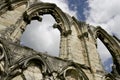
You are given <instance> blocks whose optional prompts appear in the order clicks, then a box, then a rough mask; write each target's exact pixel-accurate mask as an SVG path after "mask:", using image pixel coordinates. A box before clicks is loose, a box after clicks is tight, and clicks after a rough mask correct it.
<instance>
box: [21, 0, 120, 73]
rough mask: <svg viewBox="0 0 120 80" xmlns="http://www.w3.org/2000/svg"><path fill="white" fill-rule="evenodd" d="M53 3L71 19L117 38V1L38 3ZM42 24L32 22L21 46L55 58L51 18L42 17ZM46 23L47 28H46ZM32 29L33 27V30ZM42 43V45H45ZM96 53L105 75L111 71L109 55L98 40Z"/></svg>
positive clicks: (56, 47) (56, 35)
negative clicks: (97, 27) (99, 56)
mask: <svg viewBox="0 0 120 80" xmlns="http://www.w3.org/2000/svg"><path fill="white" fill-rule="evenodd" d="M41 1H43V2H50V3H55V4H56V5H57V6H58V7H60V8H61V9H62V10H63V11H64V12H65V13H68V14H69V15H71V16H75V17H76V18H77V19H78V20H80V21H85V22H87V23H89V24H91V25H94V26H101V27H102V28H103V29H105V30H106V31H107V32H108V33H109V34H110V35H115V36H116V37H118V38H120V31H119V30H120V27H119V25H120V23H119V21H120V5H119V3H120V0H41ZM42 17H43V21H42V23H40V22H38V21H32V22H31V24H30V25H28V26H27V29H26V31H25V32H24V34H23V36H22V38H21V44H22V45H25V46H28V47H30V48H33V49H34V50H37V51H40V52H41V51H42V52H48V53H49V54H50V55H52V56H58V55H59V43H60V32H59V30H57V29H53V28H52V26H53V24H54V23H56V22H55V20H54V19H53V17H52V16H50V15H45V16H42ZM46 21H47V24H46ZM33 26H34V27H33ZM45 43H46V44H45ZM97 43H98V51H99V53H100V55H101V59H102V63H103V64H104V66H105V69H106V70H107V71H110V70H111V68H110V67H111V65H112V59H111V55H110V53H109V51H108V50H107V49H106V48H105V46H104V45H103V44H102V42H101V41H100V40H97Z"/></svg>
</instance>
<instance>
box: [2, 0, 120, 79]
mask: <svg viewBox="0 0 120 80" xmlns="http://www.w3.org/2000/svg"><path fill="white" fill-rule="evenodd" d="M44 14H51V15H52V16H53V17H54V18H55V20H56V22H57V24H56V25H54V27H55V28H58V29H59V30H60V32H61V41H60V54H59V55H60V56H59V57H58V58H57V57H52V56H49V55H46V54H45V53H41V52H37V51H34V50H32V49H30V48H27V47H23V46H21V45H20V43H19V42H20V37H21V35H22V33H23V32H24V29H25V28H26V26H27V25H28V24H30V22H31V20H38V21H41V17H40V15H44ZM96 38H100V39H101V41H102V42H103V43H104V44H105V46H106V47H107V48H108V50H109V51H110V53H111V55H112V57H113V62H114V65H113V70H112V72H111V73H107V74H106V73H105V71H104V69H103V67H102V64H101V61H100V57H99V54H98V52H97V46H96ZM119 44H120V41H119V39H117V38H113V37H112V36H110V35H109V34H108V33H107V32H106V31H104V30H103V29H102V28H100V27H97V28H95V27H93V26H91V25H88V24H86V23H85V22H81V21H78V20H76V19H75V18H74V17H71V16H69V15H68V14H66V13H64V12H62V10H61V9H60V8H58V7H57V6H56V5H55V4H51V3H42V2H38V1H37V0H35V1H33V0H5V1H4V0H2V1H1V2H0V80H119V79H120V72H119V71H120V45H119Z"/></svg>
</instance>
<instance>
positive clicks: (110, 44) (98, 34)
mask: <svg viewBox="0 0 120 80" xmlns="http://www.w3.org/2000/svg"><path fill="white" fill-rule="evenodd" d="M94 36H95V38H99V39H100V40H101V41H102V42H103V44H104V45H105V46H106V48H107V49H108V50H109V51H110V53H111V55H112V58H113V63H114V64H115V66H116V69H117V70H118V71H119V70H120V60H119V58H120V49H119V48H120V46H119V45H118V44H117V42H116V41H115V40H114V39H113V38H112V37H111V36H110V35H108V33H107V32H106V31H105V30H103V29H102V28H101V27H97V28H96V29H95V35H94ZM118 73H119V72H118ZM119 74H120V73H119Z"/></svg>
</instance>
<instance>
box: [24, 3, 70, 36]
mask: <svg viewBox="0 0 120 80" xmlns="http://www.w3.org/2000/svg"><path fill="white" fill-rule="evenodd" d="M44 14H51V15H52V16H53V17H54V18H55V20H56V22H57V25H56V28H58V29H59V30H60V32H61V33H62V34H65V35H67V34H69V33H70V32H71V29H70V21H69V19H68V18H67V16H66V14H65V13H64V12H63V11H62V10H61V9H60V8H58V7H57V6H56V5H55V4H51V3H35V4H32V5H31V6H30V7H29V8H28V9H27V10H26V12H25V13H24V14H23V17H24V21H25V22H26V23H27V24H29V23H30V21H31V20H33V18H34V20H39V19H40V15H44Z"/></svg>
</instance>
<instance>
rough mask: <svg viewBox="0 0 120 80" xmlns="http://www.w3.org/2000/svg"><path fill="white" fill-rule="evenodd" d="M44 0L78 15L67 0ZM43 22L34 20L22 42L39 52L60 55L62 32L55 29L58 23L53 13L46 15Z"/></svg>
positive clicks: (72, 14)
mask: <svg viewBox="0 0 120 80" xmlns="http://www.w3.org/2000/svg"><path fill="white" fill-rule="evenodd" d="M41 1H43V2H49V3H55V4H56V5H57V6H58V7H60V8H61V9H62V10H63V11H64V12H66V13H68V14H70V15H71V16H76V11H73V10H70V9H69V7H68V2H67V1H66V0H41ZM42 18H43V20H42V22H38V21H32V22H31V24H30V25H28V26H27V28H26V30H25V32H24V34H23V36H22V38H21V44H22V45H24V46H27V47H30V48H32V49H34V50H37V51H39V52H47V53H48V54H49V55H52V56H58V55H59V45H60V32H59V30H58V29H53V27H52V26H53V24H54V23H56V22H55V20H54V18H53V17H52V16H51V15H44V16H43V17H42Z"/></svg>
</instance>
